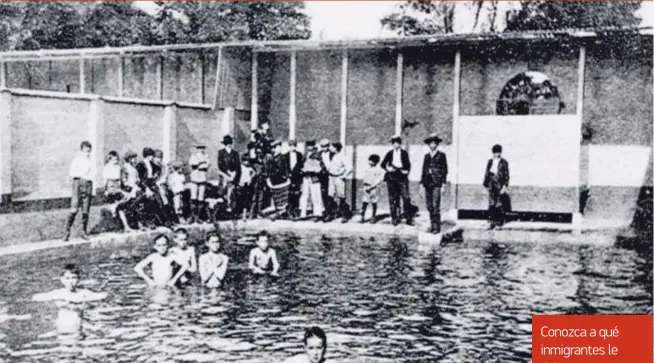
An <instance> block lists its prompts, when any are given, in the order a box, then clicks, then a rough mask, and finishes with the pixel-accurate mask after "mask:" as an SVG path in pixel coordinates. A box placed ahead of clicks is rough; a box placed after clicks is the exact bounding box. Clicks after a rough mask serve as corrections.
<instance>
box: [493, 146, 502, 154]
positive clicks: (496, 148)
mask: <svg viewBox="0 0 654 363" xmlns="http://www.w3.org/2000/svg"><path fill="white" fill-rule="evenodd" d="M501 152H502V145H493V154H495V153H501Z"/></svg>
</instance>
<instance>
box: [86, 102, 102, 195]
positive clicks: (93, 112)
mask: <svg viewBox="0 0 654 363" xmlns="http://www.w3.org/2000/svg"><path fill="white" fill-rule="evenodd" d="M103 108H104V101H103V100H102V99H101V98H99V97H98V98H96V99H93V100H91V104H90V107H89V119H88V135H89V136H88V140H89V142H90V143H91V159H92V160H95V177H94V178H93V193H94V195H95V192H96V191H97V190H98V188H100V187H102V185H101V184H102V169H103V167H104V117H103V115H102V110H103Z"/></svg>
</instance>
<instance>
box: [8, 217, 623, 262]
mask: <svg viewBox="0 0 654 363" xmlns="http://www.w3.org/2000/svg"><path fill="white" fill-rule="evenodd" d="M380 215H383V214H380ZM359 218H360V217H359V216H356V217H355V218H353V219H352V220H351V221H349V222H347V223H341V222H340V220H337V221H332V222H329V223H316V222H313V221H295V222H294V221H289V220H276V221H272V220H268V219H256V220H249V221H240V220H239V221H221V222H218V223H217V227H218V228H219V229H220V230H223V231H226V232H227V231H229V232H233V233H255V232H257V231H259V230H262V229H265V230H268V231H270V232H289V231H290V232H295V233H300V234H307V233H329V235H331V236H343V235H359V236H361V235H370V236H375V235H385V236H398V237H408V238H416V239H417V240H418V242H419V243H421V244H433V245H441V244H442V243H449V242H463V243H465V242H466V241H478V242H479V241H483V242H490V243H566V244H585V245H612V244H615V243H616V241H617V240H618V238H619V237H620V236H621V235H624V234H625V233H627V229H626V228H625V226H624V223H619V222H618V221H613V220H585V221H583V222H582V223H581V224H579V225H573V224H569V223H568V224H566V223H548V222H526V221H515V222H509V223H507V224H506V225H505V226H503V227H502V228H500V229H496V230H488V223H487V222H486V221H483V220H459V221H452V220H447V219H445V220H444V222H443V232H442V233H441V234H439V235H433V234H429V233H425V232H424V231H426V230H427V228H428V220H427V217H426V216H424V215H422V216H420V217H418V218H416V223H415V226H407V225H404V224H400V225H399V226H393V225H392V224H391V223H390V220H389V219H388V218H386V219H383V220H381V221H379V222H377V223H376V224H370V223H365V224H361V223H359ZM184 227H186V228H187V229H189V231H191V232H194V231H207V230H210V229H214V228H216V227H215V226H214V225H213V224H203V225H199V224H196V225H186V226H184ZM166 231H168V232H170V230H169V229H166V228H163V227H162V228H158V229H156V230H148V231H138V232H133V233H129V234H126V233H117V232H105V233H101V234H97V235H92V236H90V238H89V240H83V239H79V238H76V237H75V234H73V237H72V239H71V240H70V241H68V242H64V241H62V240H61V239H47V238H46V239H44V240H42V241H35V242H25V243H13V244H9V245H6V246H2V247H0V256H7V255H13V254H19V253H27V252H35V251H41V250H47V249H53V248H60V247H69V246H79V245H87V244H88V245H91V246H94V247H95V246H104V245H126V244H127V245H131V244H142V243H145V242H146V241H147V240H149V239H150V238H153V237H154V235H155V234H158V233H162V232H166Z"/></svg>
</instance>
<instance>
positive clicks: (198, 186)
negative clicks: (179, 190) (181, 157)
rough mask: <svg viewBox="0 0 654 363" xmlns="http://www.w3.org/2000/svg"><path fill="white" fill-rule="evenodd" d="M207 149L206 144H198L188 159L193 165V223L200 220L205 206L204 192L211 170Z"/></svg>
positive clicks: (191, 189)
mask: <svg viewBox="0 0 654 363" xmlns="http://www.w3.org/2000/svg"><path fill="white" fill-rule="evenodd" d="M206 149H207V148H206V146H204V145H197V146H196V147H195V150H194V151H193V154H191V157H190V158H189V161H188V163H189V166H190V167H191V178H190V179H191V185H190V191H191V223H195V222H198V221H199V219H200V215H201V212H202V210H204V208H205V202H204V194H205V191H206V187H207V172H208V171H209V156H208V155H207V150H206Z"/></svg>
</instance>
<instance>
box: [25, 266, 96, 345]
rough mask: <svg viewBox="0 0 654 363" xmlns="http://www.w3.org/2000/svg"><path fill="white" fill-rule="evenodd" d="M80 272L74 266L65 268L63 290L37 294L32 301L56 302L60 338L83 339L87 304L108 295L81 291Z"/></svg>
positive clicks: (62, 281)
mask: <svg viewBox="0 0 654 363" xmlns="http://www.w3.org/2000/svg"><path fill="white" fill-rule="evenodd" d="M79 277H80V273H79V270H78V269H77V268H76V267H75V265H73V264H68V265H66V266H65V267H64V271H63V273H62V274H61V279H60V281H61V283H62V284H63V285H64V287H63V288H62V289H57V290H53V291H50V292H44V293H40V294H36V295H34V296H33V297H32V301H54V302H55V304H57V307H58V308H59V313H58V315H57V321H56V325H57V332H58V333H59V334H60V336H62V335H63V336H66V335H67V336H78V337H82V336H83V335H82V320H84V308H85V307H86V303H88V302H92V301H98V300H102V299H104V298H106V297H107V293H104V292H93V291H90V290H86V289H79V288H78V285H79Z"/></svg>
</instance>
